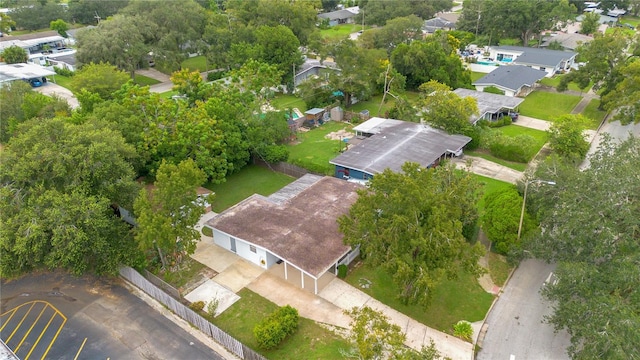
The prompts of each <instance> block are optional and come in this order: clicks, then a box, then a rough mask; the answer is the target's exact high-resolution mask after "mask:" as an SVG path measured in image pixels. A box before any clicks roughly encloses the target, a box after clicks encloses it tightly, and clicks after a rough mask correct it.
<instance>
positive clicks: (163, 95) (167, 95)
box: [160, 90, 178, 99]
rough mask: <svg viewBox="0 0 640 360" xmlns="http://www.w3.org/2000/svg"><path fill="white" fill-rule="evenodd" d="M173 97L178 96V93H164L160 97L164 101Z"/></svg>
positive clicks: (171, 91) (170, 91)
mask: <svg viewBox="0 0 640 360" xmlns="http://www.w3.org/2000/svg"><path fill="white" fill-rule="evenodd" d="M173 95H178V92H177V91H173V90H169V91H165V92H163V93H160V97H161V98H163V99H171V97H172V96H173Z"/></svg>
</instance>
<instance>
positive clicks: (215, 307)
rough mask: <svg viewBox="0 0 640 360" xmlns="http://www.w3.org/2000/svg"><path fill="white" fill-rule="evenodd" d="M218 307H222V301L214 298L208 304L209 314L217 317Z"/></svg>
mask: <svg viewBox="0 0 640 360" xmlns="http://www.w3.org/2000/svg"><path fill="white" fill-rule="evenodd" d="M216 295H217V293H216ZM218 306H220V299H218V298H217V297H214V298H213V299H211V301H209V303H208V304H207V314H209V315H211V316H216V311H218Z"/></svg>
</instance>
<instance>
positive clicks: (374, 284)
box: [345, 265, 493, 333]
mask: <svg viewBox="0 0 640 360" xmlns="http://www.w3.org/2000/svg"><path fill="white" fill-rule="evenodd" d="M360 279H367V280H369V281H371V287H370V288H361V287H360V284H359V282H360ZM345 280H346V281H347V282H348V283H350V284H351V285H353V286H355V287H357V288H359V289H360V290H362V291H364V292H365V293H367V294H369V295H371V296H372V297H373V298H375V299H377V300H379V301H380V302H382V303H384V304H386V305H388V306H390V307H392V308H394V309H396V310H398V311H400V312H401V313H403V314H405V315H407V316H409V317H411V318H413V319H415V320H417V321H419V322H421V323H423V324H425V325H427V326H430V327H432V328H434V329H438V330H441V331H445V332H448V333H452V331H453V330H452V327H453V325H454V324H455V323H456V322H458V321H459V320H467V321H471V322H474V321H479V320H482V319H484V317H485V315H486V314H487V311H488V310H489V307H490V306H491V302H492V301H493V295H491V294H489V293H487V292H485V291H484V290H483V289H482V288H481V287H480V285H479V284H478V281H477V280H476V279H475V277H473V276H471V275H466V274H460V276H459V278H458V279H457V280H447V279H446V278H445V279H443V280H442V282H441V283H440V284H438V285H437V286H436V287H435V289H434V292H433V298H432V301H431V304H430V305H429V306H428V307H427V308H426V309H425V308H424V307H423V306H419V305H404V304H403V303H402V302H401V301H400V300H399V299H398V298H397V297H396V294H398V289H397V287H396V285H395V284H394V283H393V280H392V277H391V275H389V274H388V273H387V272H386V271H385V270H384V269H383V268H382V267H377V268H370V267H368V266H366V265H361V266H358V267H357V268H356V269H355V270H353V271H352V272H351V273H350V274H348V275H347V277H346V279H345Z"/></svg>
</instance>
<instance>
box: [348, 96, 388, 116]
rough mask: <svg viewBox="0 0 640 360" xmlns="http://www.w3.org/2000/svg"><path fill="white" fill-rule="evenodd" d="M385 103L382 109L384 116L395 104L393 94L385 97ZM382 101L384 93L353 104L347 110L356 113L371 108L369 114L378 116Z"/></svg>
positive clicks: (381, 114) (381, 112)
mask: <svg viewBox="0 0 640 360" xmlns="http://www.w3.org/2000/svg"><path fill="white" fill-rule="evenodd" d="M385 100H386V101H385V103H384V104H383V105H382V109H380V115H379V116H382V117H384V113H385V112H386V111H389V110H391V108H393V105H394V104H395V100H394V99H393V97H391V96H387V98H386V99H385ZM381 101H382V95H376V96H373V97H372V98H371V99H369V100H366V101H359V102H358V103H357V104H354V105H352V106H351V107H350V108H347V109H346V110H347V111H353V112H356V113H359V112H361V111H362V110H369V115H371V116H378V109H379V108H380V102H381Z"/></svg>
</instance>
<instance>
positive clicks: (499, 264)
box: [487, 252, 513, 287]
mask: <svg viewBox="0 0 640 360" xmlns="http://www.w3.org/2000/svg"><path fill="white" fill-rule="evenodd" d="M487 255H488V256H489V276H491V280H492V281H493V283H494V284H496V285H498V286H500V287H502V286H503V285H504V283H505V282H506V281H507V278H508V277H509V273H511V270H512V269H513V266H511V265H509V263H507V260H506V259H505V258H504V256H502V255H500V254H496V253H494V252H489V253H488V254H487Z"/></svg>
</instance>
